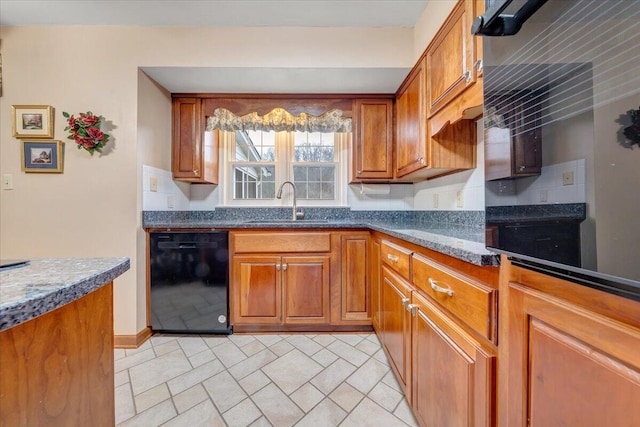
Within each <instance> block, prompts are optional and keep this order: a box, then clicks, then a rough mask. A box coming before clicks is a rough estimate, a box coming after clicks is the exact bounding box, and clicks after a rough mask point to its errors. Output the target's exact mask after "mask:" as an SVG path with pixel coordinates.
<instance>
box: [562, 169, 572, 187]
mask: <svg viewBox="0 0 640 427" xmlns="http://www.w3.org/2000/svg"><path fill="white" fill-rule="evenodd" d="M562 185H573V171H567V172H564V173H563V174H562Z"/></svg>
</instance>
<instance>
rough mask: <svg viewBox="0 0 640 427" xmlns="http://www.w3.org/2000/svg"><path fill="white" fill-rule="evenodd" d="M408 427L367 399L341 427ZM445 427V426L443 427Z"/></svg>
mask: <svg viewBox="0 0 640 427" xmlns="http://www.w3.org/2000/svg"><path fill="white" fill-rule="evenodd" d="M381 426H384V427H406V424H405V423H404V422H403V421H402V420H400V419H399V418H396V417H395V416H394V415H392V414H390V413H389V412H387V411H385V410H384V409H383V408H382V407H381V406H379V405H377V404H376V403H375V402H374V401H372V400H371V399H369V398H367V397H365V398H364V399H362V401H361V402H360V404H359V405H358V406H356V408H355V409H354V410H353V411H352V412H351V413H350V414H349V415H348V416H347V418H346V419H345V420H344V421H343V423H342V424H340V427H381ZM442 427H445V426H442Z"/></svg>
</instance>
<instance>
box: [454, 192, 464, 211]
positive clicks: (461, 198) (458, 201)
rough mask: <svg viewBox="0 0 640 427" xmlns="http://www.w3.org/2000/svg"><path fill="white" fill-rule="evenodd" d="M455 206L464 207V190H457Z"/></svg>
mask: <svg viewBox="0 0 640 427" xmlns="http://www.w3.org/2000/svg"><path fill="white" fill-rule="evenodd" d="M456 206H457V207H459V208H462V207H464V191H462V190H458V192H457V193H456Z"/></svg>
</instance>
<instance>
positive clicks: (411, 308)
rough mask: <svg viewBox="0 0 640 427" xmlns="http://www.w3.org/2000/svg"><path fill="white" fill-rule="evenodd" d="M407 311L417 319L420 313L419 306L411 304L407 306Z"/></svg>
mask: <svg viewBox="0 0 640 427" xmlns="http://www.w3.org/2000/svg"><path fill="white" fill-rule="evenodd" d="M407 311H408V312H409V313H411V316H412V317H416V314H417V313H418V306H417V305H416V304H409V305H408V306H407Z"/></svg>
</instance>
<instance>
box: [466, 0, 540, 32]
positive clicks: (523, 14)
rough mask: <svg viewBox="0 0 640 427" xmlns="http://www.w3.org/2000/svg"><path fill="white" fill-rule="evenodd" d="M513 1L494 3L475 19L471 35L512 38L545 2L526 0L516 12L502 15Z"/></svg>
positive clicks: (506, 0)
mask: <svg viewBox="0 0 640 427" xmlns="http://www.w3.org/2000/svg"><path fill="white" fill-rule="evenodd" d="M513 1H514V0H503V1H498V2H496V3H495V4H494V5H493V6H491V7H490V8H489V10H487V11H486V13H485V14H484V15H481V16H478V17H476V19H474V20H473V24H472V25H471V34H475V35H477V36H512V35H514V34H517V33H518V31H520V28H522V24H524V23H525V22H526V21H527V19H529V18H530V17H531V15H533V14H534V13H535V12H536V11H537V10H538V9H540V6H542V5H543V4H545V3H546V2H547V0H527V1H526V2H525V4H523V5H522V7H521V8H520V9H518V11H517V12H515V13H513V14H511V13H509V14H507V13H502V12H504V11H505V9H506V8H507V7H508V6H509V5H510V4H511V3H513Z"/></svg>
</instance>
